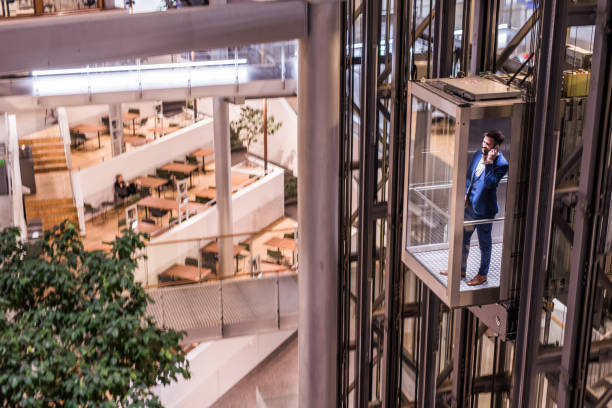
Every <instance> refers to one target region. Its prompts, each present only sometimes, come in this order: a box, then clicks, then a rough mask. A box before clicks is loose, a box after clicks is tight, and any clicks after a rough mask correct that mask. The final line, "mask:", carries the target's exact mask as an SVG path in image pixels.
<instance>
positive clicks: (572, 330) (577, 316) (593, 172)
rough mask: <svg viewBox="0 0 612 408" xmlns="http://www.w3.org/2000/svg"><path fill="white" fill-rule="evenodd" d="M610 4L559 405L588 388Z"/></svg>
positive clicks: (599, 32) (602, 16) (600, 42)
mask: <svg viewBox="0 0 612 408" xmlns="http://www.w3.org/2000/svg"><path fill="white" fill-rule="evenodd" d="M610 9H611V7H610V4H609V1H606V0H599V1H598V4H597V17H596V18H597V20H596V24H595V40H594V44H593V61H592V71H591V81H590V84H589V89H590V91H589V98H588V101H587V107H588V109H587V111H586V117H585V126H584V129H583V133H582V134H583V144H582V160H581V165H580V180H579V184H578V204H577V205H576V215H575V219H574V241H573V245H572V256H571V267H570V276H569V289H568V299H567V316H566V319H565V324H566V326H565V335H564V338H563V352H562V355H561V369H560V373H559V385H558V388H557V406H558V407H559V408H565V407H568V408H569V407H578V406H582V404H583V403H584V392H585V390H584V387H585V381H586V375H587V368H588V366H587V365H588V354H589V348H590V343H591V325H592V318H593V303H594V294H595V292H594V291H595V287H596V286H597V273H596V271H597V267H596V265H594V263H593V252H594V249H595V248H596V247H597V244H596V239H597V224H598V222H599V220H600V218H601V216H602V213H601V212H600V210H605V209H601V208H599V206H598V203H599V199H598V197H597V196H598V194H596V192H597V191H598V188H599V187H600V186H599V184H600V183H599V177H598V175H599V173H601V172H602V169H603V167H604V164H605V163H606V161H608V160H609V158H607V157H605V154H606V153H607V152H606V150H605V149H603V148H602V146H603V145H605V144H604V143H602V139H604V138H607V137H608V132H609V127H608V126H609V111H608V110H609V109H610V85H611V84H610V77H609V75H610V66H609V62H610V18H611V15H610V14H611V13H610Z"/></svg>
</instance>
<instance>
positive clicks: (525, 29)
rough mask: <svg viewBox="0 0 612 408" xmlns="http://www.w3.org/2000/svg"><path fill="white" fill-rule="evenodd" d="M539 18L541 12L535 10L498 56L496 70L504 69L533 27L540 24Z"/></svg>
mask: <svg viewBox="0 0 612 408" xmlns="http://www.w3.org/2000/svg"><path fill="white" fill-rule="evenodd" d="M539 18H540V10H539V9H535V10H534V12H533V14H532V15H531V17H529V19H528V20H527V21H525V24H523V26H522V27H521V28H520V29H519V30H518V31H517V33H516V34H515V35H514V37H512V39H511V40H510V42H509V43H508V45H506V48H504V49H503V50H502V51H501V52H500V53H499V55H498V56H497V61H496V62H495V70H500V69H501V68H502V66H503V65H504V63H505V62H506V61H507V60H508V58H509V57H510V55H511V54H512V53H513V52H514V50H515V49H516V47H518V46H519V44H520V43H521V41H523V38H525V36H526V35H527V34H528V33H529V32H530V31H531V29H532V28H533V26H534V25H535V24H536V23H537V22H538V19H539Z"/></svg>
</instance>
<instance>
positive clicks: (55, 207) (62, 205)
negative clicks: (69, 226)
mask: <svg viewBox="0 0 612 408" xmlns="http://www.w3.org/2000/svg"><path fill="white" fill-rule="evenodd" d="M25 213H26V214H27V218H28V220H33V219H36V218H40V219H41V221H42V228H43V230H47V229H50V228H52V227H53V226H54V225H57V224H59V223H61V222H62V221H64V220H65V219H68V220H69V221H72V222H73V223H74V224H75V225H76V226H78V225H79V221H78V216H77V210H76V207H75V206H74V203H73V202H72V198H53V199H46V200H42V199H40V200H34V199H29V197H26V199H25Z"/></svg>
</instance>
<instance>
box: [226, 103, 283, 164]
mask: <svg viewBox="0 0 612 408" xmlns="http://www.w3.org/2000/svg"><path fill="white" fill-rule="evenodd" d="M266 122H267V129H268V136H272V135H273V134H275V133H276V132H277V131H278V129H279V128H280V127H281V125H282V124H283V123H282V122H277V121H275V120H274V116H273V115H270V116H268V118H267V121H266ZM263 131H264V113H263V110H262V109H257V108H253V107H251V106H248V105H244V106H241V107H240V118H238V119H237V120H233V121H231V122H230V133H231V134H234V135H238V139H239V140H240V142H242V144H243V145H244V146H245V147H246V155H247V165H248V164H249V151H250V148H251V144H252V143H253V142H258V141H259V138H260V137H261V136H262V135H263Z"/></svg>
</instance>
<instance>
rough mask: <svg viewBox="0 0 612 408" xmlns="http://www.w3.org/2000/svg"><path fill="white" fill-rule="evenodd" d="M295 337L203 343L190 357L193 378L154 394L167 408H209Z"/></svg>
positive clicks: (281, 334)
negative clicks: (288, 340) (290, 338)
mask: <svg viewBox="0 0 612 408" xmlns="http://www.w3.org/2000/svg"><path fill="white" fill-rule="evenodd" d="M293 333H295V331H294V330H288V331H275V332H271V333H264V334H258V335H254V336H244V337H233V338H230V339H221V340H216V341H209V342H206V343H202V344H200V345H198V346H197V347H196V348H195V349H193V350H192V351H191V352H189V353H188V354H187V360H189V371H190V373H191V378H190V379H189V380H185V379H183V378H181V379H179V381H177V382H175V383H172V384H170V385H168V386H165V387H164V386H157V387H155V389H154V392H155V394H157V396H158V397H159V398H160V400H161V402H162V404H163V405H164V406H165V407H169V408H170V407H185V408H188V407H194V408H195V407H198V408H199V407H208V406H210V405H212V404H213V403H214V402H215V401H216V400H218V399H219V398H220V397H221V396H222V395H223V394H225V393H226V392H227V391H229V390H230V389H231V388H232V387H233V386H234V385H236V384H237V383H238V381H240V380H241V379H242V378H243V377H244V376H245V375H247V374H248V373H249V372H251V371H252V370H253V369H254V368H255V367H257V366H258V365H259V364H260V363H261V362H262V361H263V360H264V359H266V358H267V357H268V356H269V355H271V354H272V353H273V352H274V350H276V349H277V348H278V347H279V346H281V345H282V344H283V343H284V342H285V341H286V340H287V339H289V337H291V335H293Z"/></svg>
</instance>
